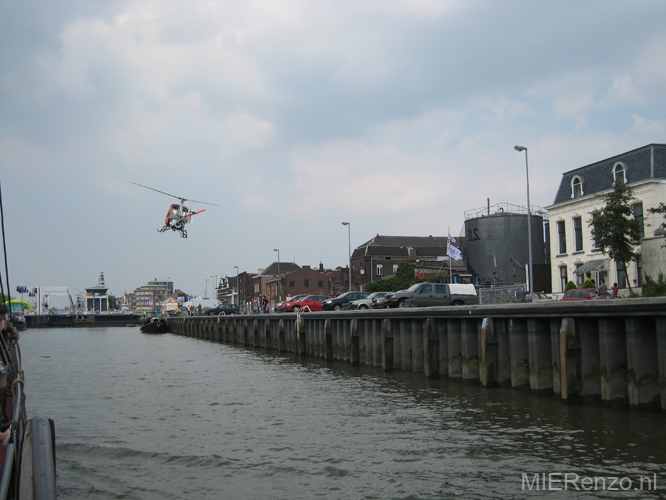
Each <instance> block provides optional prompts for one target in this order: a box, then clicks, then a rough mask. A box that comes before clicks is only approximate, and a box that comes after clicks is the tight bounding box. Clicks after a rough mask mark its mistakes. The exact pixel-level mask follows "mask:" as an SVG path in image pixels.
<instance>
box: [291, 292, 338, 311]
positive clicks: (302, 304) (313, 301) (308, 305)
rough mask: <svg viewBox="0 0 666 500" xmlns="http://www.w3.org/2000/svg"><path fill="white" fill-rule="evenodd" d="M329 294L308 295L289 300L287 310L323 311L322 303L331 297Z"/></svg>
mask: <svg viewBox="0 0 666 500" xmlns="http://www.w3.org/2000/svg"><path fill="white" fill-rule="evenodd" d="M330 298H331V297H329V296H328V295H306V296H305V297H303V298H301V299H298V300H293V301H291V302H287V303H286V304H285V306H284V311H285V312H298V311H321V310H322V309H321V303H322V302H323V301H325V300H328V299H330Z"/></svg>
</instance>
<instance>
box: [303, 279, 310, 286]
mask: <svg viewBox="0 0 666 500" xmlns="http://www.w3.org/2000/svg"><path fill="white" fill-rule="evenodd" d="M303 286H304V287H305V288H310V280H304V281H303Z"/></svg>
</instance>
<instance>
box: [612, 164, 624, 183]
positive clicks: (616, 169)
mask: <svg viewBox="0 0 666 500" xmlns="http://www.w3.org/2000/svg"><path fill="white" fill-rule="evenodd" d="M617 181H620V182H621V183H623V184H626V183H627V167H625V165H624V163H622V162H617V163H616V164H615V165H614V166H613V183H615V182H617Z"/></svg>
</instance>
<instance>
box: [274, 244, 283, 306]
mask: <svg viewBox="0 0 666 500" xmlns="http://www.w3.org/2000/svg"><path fill="white" fill-rule="evenodd" d="M273 251H274V252H277V253H278V282H277V302H280V300H282V299H280V279H281V278H280V250H278V249H277V248H274V249H273Z"/></svg>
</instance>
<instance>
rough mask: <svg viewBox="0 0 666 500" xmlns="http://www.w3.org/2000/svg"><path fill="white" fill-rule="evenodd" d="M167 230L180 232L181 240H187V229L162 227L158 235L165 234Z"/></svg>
mask: <svg viewBox="0 0 666 500" xmlns="http://www.w3.org/2000/svg"><path fill="white" fill-rule="evenodd" d="M167 229H171V230H172V231H178V232H179V233H180V237H181V238H187V231H186V230H185V229H178V228H177V227H172V226H162V229H158V230H157V232H158V233H163V232H164V231H166V230H167Z"/></svg>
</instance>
